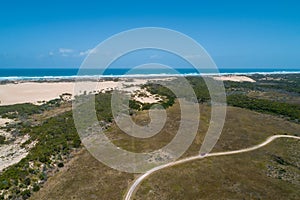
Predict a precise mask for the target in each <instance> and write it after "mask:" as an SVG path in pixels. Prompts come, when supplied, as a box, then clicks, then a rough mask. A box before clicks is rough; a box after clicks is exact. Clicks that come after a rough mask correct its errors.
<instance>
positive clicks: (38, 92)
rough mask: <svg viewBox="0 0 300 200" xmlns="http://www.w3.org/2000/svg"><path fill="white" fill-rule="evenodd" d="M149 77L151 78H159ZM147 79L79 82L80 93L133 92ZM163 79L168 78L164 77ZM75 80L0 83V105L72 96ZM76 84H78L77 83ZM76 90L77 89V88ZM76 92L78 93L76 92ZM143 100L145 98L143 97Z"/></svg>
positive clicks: (152, 99)
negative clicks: (113, 90)
mask: <svg viewBox="0 0 300 200" xmlns="http://www.w3.org/2000/svg"><path fill="white" fill-rule="evenodd" d="M161 79H162V78H160V79H151V80H161ZM147 80H148V79H127V80H126V79H122V80H119V81H100V82H97V83H95V82H91V81H90V82H89V81H86V82H80V85H79V86H80V88H83V89H82V91H81V90H80V92H81V93H83V92H84V91H86V93H90V92H92V93H95V92H101V91H107V90H112V89H119V90H123V91H127V92H129V93H133V92H134V91H137V90H139V89H140V86H141V85H142V84H145V83H146V82H147ZM164 80H168V78H165V79H164ZM75 84H77V83H75V82H41V83H39V82H19V83H15V84H14V83H9V84H3V85H0V105H11V104H17V103H34V104H39V103H40V102H42V101H49V100H52V99H55V98H59V96H60V95H61V94H63V93H69V94H72V96H74V86H75ZM77 86H78V85H77ZM77 91H79V90H78V89H77ZM77 94H78V93H77ZM147 100H148V103H151V101H153V102H154V101H155V100H154V98H148V99H147ZM143 101H145V99H143Z"/></svg>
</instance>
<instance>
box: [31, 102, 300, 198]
mask: <svg viewBox="0 0 300 200" xmlns="http://www.w3.org/2000/svg"><path fill="white" fill-rule="evenodd" d="M200 109H201V111H202V112H201V119H200V120H201V122H200V124H201V125H200V128H199V133H198V135H197V136H196V138H195V140H194V143H193V144H192V145H191V147H190V148H189V150H188V151H187V152H186V153H185V154H184V155H183V156H190V155H196V154H197V153H198V151H199V149H200V145H201V142H202V140H203V137H204V135H205V132H206V130H207V127H208V122H209V118H210V112H209V111H210V108H209V107H208V106H205V105H200ZM134 120H135V121H136V122H137V123H139V124H145V123H147V120H148V121H149V118H148V115H147V113H146V111H143V112H140V113H138V115H137V116H135V117H134ZM179 122H180V111H179V106H178V104H175V105H174V106H173V107H172V108H170V109H168V119H167V123H166V125H165V127H164V129H163V131H161V133H159V134H157V135H156V136H154V137H152V138H149V139H133V138H132V137H129V136H128V135H126V134H125V133H123V132H122V131H121V130H119V129H118V128H116V127H112V128H111V129H110V130H109V131H108V133H107V135H108V137H110V138H111V139H112V140H113V142H114V143H115V144H116V145H118V146H120V147H122V148H124V149H127V150H130V151H135V152H149V151H153V150H155V149H158V148H161V147H162V146H164V145H165V144H167V143H168V142H170V141H171V139H172V138H173V137H174V136H175V134H176V131H177V128H178V125H179ZM299 130H300V125H297V124H293V123H291V122H287V121H284V120H283V119H280V118H277V117H274V116H270V115H265V114H260V113H256V112H252V111H249V110H245V109H240V108H233V107H229V108H228V113H227V118H226V124H225V126H224V130H223V133H222V135H221V137H220V140H219V141H218V143H217V145H216V146H215V148H214V150H213V151H225V150H233V149H240V148H245V147H248V146H251V145H254V144H257V143H259V142H261V141H263V140H265V139H266V138H267V137H268V136H270V135H274V134H284V133H287V134H292V135H294V134H299V132H300V131H299ZM280 142H281V143H277V142H276V143H274V144H272V146H270V147H269V146H268V147H266V148H264V149H263V150H259V151H255V152H252V153H248V154H242V155H236V156H231V157H222V158H221V157H220V158H212V159H206V160H203V161H196V162H191V163H187V164H185V165H181V166H177V167H174V168H170V169H166V170H163V171H161V172H159V173H156V174H154V175H153V176H151V177H150V179H149V180H147V181H146V182H145V183H143V184H142V186H141V188H140V190H139V191H138V193H137V199H200V197H201V198H202V197H203V198H204V199H205V198H206V199H228V198H233V199H242V198H241V197H243V196H242V193H244V194H245V196H244V197H246V199H251V198H252V199H256V198H258V197H270V195H271V194H269V193H267V190H268V189H270V191H272V192H274V193H273V194H272V195H273V196H275V197H276V194H277V193H280V192H282V193H283V194H287V193H288V191H290V192H294V191H295V188H293V187H294V186H292V185H288V186H287V187H285V182H282V180H277V179H274V178H268V177H265V176H262V175H265V166H266V163H265V162H269V157H268V156H269V154H273V151H274V150H276V145H278V144H280V145H282V146H283V147H282V148H280V149H278V153H280V154H283V153H284V152H285V151H290V150H291V149H288V148H289V147H288V146H285V145H284V144H285V143H284V141H283V140H282V141H280ZM287 142H288V143H287V144H289V145H291V144H292V142H291V141H287ZM297 144H298V145H299V143H297ZM271 147H272V148H271ZM296 147H297V145H296ZM298 147H299V146H298ZM296 150H298V151H297V154H296V155H298V158H299V148H298V149H297V148H296ZM267 152H269V153H267ZM275 153H276V152H274V154H275ZM287 157H289V156H288V155H287ZM289 159H290V158H289ZM297 162H298V163H300V161H299V160H298V161H297ZM297 173H298V174H299V173H300V172H299V171H298V172H297ZM133 178H134V175H133V174H127V173H121V172H118V171H116V170H113V169H110V168H109V167H107V166H105V165H103V164H102V163H100V162H99V161H97V160H95V159H94V158H93V157H92V156H91V155H90V154H89V153H88V152H87V151H86V150H83V152H82V153H81V154H79V155H78V156H77V157H76V159H75V160H73V161H72V162H71V163H70V164H69V165H68V166H66V167H65V169H64V170H63V171H61V172H59V173H57V174H56V175H54V177H52V178H50V179H49V180H48V181H47V183H46V185H44V187H43V188H42V189H41V190H40V191H39V192H37V193H36V194H34V196H33V197H32V199H62V200H64V199H87V200H89V199H110V200H111V199H121V198H122V196H123V194H124V193H125V191H126V189H127V187H128V186H129V184H130V183H131V182H132V180H133ZM273 179H274V180H273ZM257 182H258V183H257ZM225 186H226V187H225ZM289 186H291V189H288V187H289ZM299 189H300V188H299V186H298V190H299ZM209 194H210V195H209ZM237 194H239V195H237ZM264 194H266V196H264ZM268 194H269V195H268ZM293 194H295V193H293ZM217 197H218V198H217ZM291 197H292V196H291ZM263 199H265V198H263ZM274 199H276V198H274Z"/></svg>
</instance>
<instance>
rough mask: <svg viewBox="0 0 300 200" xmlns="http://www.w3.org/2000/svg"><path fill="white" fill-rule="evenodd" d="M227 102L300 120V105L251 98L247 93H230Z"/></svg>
mask: <svg viewBox="0 0 300 200" xmlns="http://www.w3.org/2000/svg"><path fill="white" fill-rule="evenodd" d="M227 103H228V104H229V105H232V106H237V107H241V108H247V109H250V110H255V111H258V112H265V113H273V114H278V115H283V116H285V117H289V118H290V119H291V120H295V119H296V120H300V106H299V105H293V104H288V103H283V102H276V101H270V100H266V99H256V98H251V97H248V96H246V95H230V96H228V97H227Z"/></svg>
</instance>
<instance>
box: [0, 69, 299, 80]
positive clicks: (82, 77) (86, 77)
mask: <svg viewBox="0 0 300 200" xmlns="http://www.w3.org/2000/svg"><path fill="white" fill-rule="evenodd" d="M256 74H259V75H280V74H300V71H276V72H233V73H230V72H228V73H227V72H225V73H202V74H197V73H187V74H164V73H162V74H125V75H79V76H78V75H74V76H73V75H72V76H9V77H0V83H1V82H5V81H37V82H38V81H42V82H47V81H54V82H56V81H57V82H63V81H66V82H72V81H77V80H81V81H84V80H89V81H93V80H97V81H98V80H99V79H103V80H105V79H114V78H167V77H176V76H232V75H234V76H252V75H256Z"/></svg>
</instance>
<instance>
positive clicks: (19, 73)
mask: <svg viewBox="0 0 300 200" xmlns="http://www.w3.org/2000/svg"><path fill="white" fill-rule="evenodd" d="M176 71H177V73H175V74H180V75H186V76H188V75H199V72H197V71H196V70H195V69H192V68H181V69H176ZM219 72H220V74H221V75H228V74H244V75H247V74H256V73H257V74H287V73H300V69H279V68H274V69H272V68H264V69H263V68H227V69H226V68H221V69H219ZM201 74H202V75H207V74H212V72H211V71H210V70H208V69H204V70H203V71H201ZM214 74H215V73H214ZM170 75H174V70H170V69H166V68H164V69H157V68H156V69H151V68H148V69H135V70H134V71H130V69H127V68H108V69H106V70H105V71H104V72H103V74H101V72H100V71H99V70H97V69H86V70H84V71H81V72H80V76H78V69H75V68H65V69H63V68H31V69H30V68H22V69H21V68H19V69H17V68H2V69H1V68H0V80H30V79H51V78H58V79H59V78H61V79H63V78H75V77H121V76H170Z"/></svg>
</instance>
